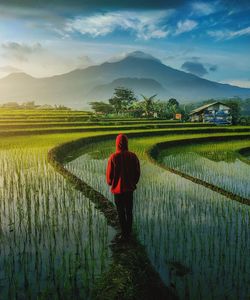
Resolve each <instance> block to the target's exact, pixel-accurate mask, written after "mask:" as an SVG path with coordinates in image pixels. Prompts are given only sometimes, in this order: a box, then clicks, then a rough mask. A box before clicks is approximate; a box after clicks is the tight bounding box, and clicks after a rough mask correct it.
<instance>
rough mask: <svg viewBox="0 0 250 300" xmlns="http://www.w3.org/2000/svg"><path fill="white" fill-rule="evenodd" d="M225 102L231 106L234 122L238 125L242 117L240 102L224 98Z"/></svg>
mask: <svg viewBox="0 0 250 300" xmlns="http://www.w3.org/2000/svg"><path fill="white" fill-rule="evenodd" d="M223 103H224V104H225V105H227V106H229V107H230V108H231V116H232V124H233V125H236V124H237V123H238V121H239V118H240V102H239V101H238V100H234V99H229V100H223Z"/></svg>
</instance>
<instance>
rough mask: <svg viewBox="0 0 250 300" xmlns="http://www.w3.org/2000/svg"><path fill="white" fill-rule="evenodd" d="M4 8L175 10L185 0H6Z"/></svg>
mask: <svg viewBox="0 0 250 300" xmlns="http://www.w3.org/2000/svg"><path fill="white" fill-rule="evenodd" d="M3 2H4V6H6V7H23V8H39V9H40V8H44V7H48V8H55V7H56V8H61V9H70V10H71V9H72V8H75V9H81V8H82V9H85V10H86V9H93V8H94V9H99V8H100V7H102V8H109V9H128V8H141V9H157V8H176V7H178V6H180V5H182V4H184V3H185V2H186V0H185V1H184V0H150V1H144V0H126V1H117V0H106V1H103V0H84V1H83V0H71V1H68V0H54V1H51V0H43V1H34V0H24V1H20V0H10V1H8V0H6V1H3Z"/></svg>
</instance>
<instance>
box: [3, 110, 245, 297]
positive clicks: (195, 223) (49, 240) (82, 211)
mask: <svg viewBox="0 0 250 300" xmlns="http://www.w3.org/2000/svg"><path fill="white" fill-rule="evenodd" d="M121 131H122V132H124V133H126V134H127V135H128V136H129V141H130V149H131V150H132V151H135V152H136V153H137V154H138V155H139V157H140V159H141V165H142V179H141V181H140V183H139V185H138V189H137V191H136V193H135V208H134V209H135V217H134V232H135V235H134V240H133V241H132V242H131V243H130V244H128V245H120V244H119V243H118V242H117V241H116V234H117V229H118V220H117V217H116V211H115V209H114V205H113V199H112V196H111V194H110V192H109V190H108V187H107V186H106V184H105V177H104V172H105V167H106V163H107V157H108V156H109V154H110V153H111V152H112V151H114V138H115V136H116V135H117V133H119V132H121ZM0 135H1V140H0V151H1V156H0V233H1V235H0V237H1V248H0V252H1V255H0V299H29V298H30V299H34V298H38V299H69V298H71V299H72V298H74V299H95V298H97V299H117V298H118V299H156V297H157V299H176V298H179V299H247V297H249V296H250V289H249V269H250V262H249V259H248V256H249V250H250V237H249V232H248V230H249V222H250V208H249V204H250V200H249V194H248V185H247V177H246V176H248V174H249V164H248V160H247V158H246V157H247V156H246V157H243V156H242V155H241V154H240V153H241V152H240V149H242V148H244V149H248V148H250V127H247V126H231V127H215V126H207V125H204V124H190V123H174V122H169V121H165V120H142V119H141V120H139V119H136V120H134V119H126V120H124V119H103V118H102V119H100V120H96V119H95V118H93V117H92V116H91V115H90V114H88V113H82V112H69V111H67V112H64V111H49V112H45V111H41V112H40V111H39V112H34V111H25V112H23V111H14V112H13V111H1V112H0ZM244 151H246V150H244ZM223 160H224V162H223ZM225 160H226V162H225ZM205 162H206V163H205ZM229 163H232V164H233V165H230V166H228V164H229ZM218 164H219V166H218ZM225 164H226V165H225ZM222 165H223V166H222ZM217 166H218V167H217ZM229 167H230V169H229V170H230V171H229V173H227V170H228V168H229ZM235 167H236V168H235ZM228 175H230V176H228ZM244 180H245V181H244ZM232 182H233V183H234V187H233V185H232Z"/></svg>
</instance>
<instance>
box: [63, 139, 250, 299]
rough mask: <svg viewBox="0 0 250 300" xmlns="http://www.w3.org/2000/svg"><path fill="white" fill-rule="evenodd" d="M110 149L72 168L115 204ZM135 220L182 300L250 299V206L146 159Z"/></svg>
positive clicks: (83, 158)
mask: <svg viewBox="0 0 250 300" xmlns="http://www.w3.org/2000/svg"><path fill="white" fill-rule="evenodd" d="M138 140H140V141H141V142H142V140H143V139H138ZM131 144H132V145H135V144H136V142H135V141H134V143H133V142H132V143H131ZM105 145H106V148H105ZM110 145H111V144H110V142H106V144H105V143H102V144H101V145H100V147H101V148H103V149H104V150H103V152H102V156H100V157H101V159H96V158H97V157H98V155H96V153H91V152H89V153H87V154H86V153H85V154H83V155H82V156H80V157H79V158H77V159H76V160H74V161H72V162H70V163H68V164H67V168H69V170H71V171H72V172H73V173H74V174H76V175H77V176H78V177H81V178H83V179H84V181H85V182H87V183H88V184H90V185H91V186H93V187H94V188H95V189H97V190H99V191H101V192H102V193H103V195H105V196H106V197H107V198H109V199H110V201H113V197H112V195H111V194H110V192H109V188H108V187H107V185H106V183H105V176H104V174H105V168H106V163H107V156H108V153H110V152H111V151H112V150H111V149H112V148H109V149H110V150H109V151H108V147H110ZM95 147H96V145H95ZM133 147H134V148H133V150H137V148H136V147H135V146H133ZM138 152H142V148H139V149H138V151H137V153H138ZM134 222H135V223H134V229H135V230H136V232H137V233H138V236H139V238H140V240H141V242H142V243H143V244H144V245H145V246H146V249H147V252H148V255H149V257H150V259H151V261H152V263H153V265H154V266H155V268H156V269H157V271H158V272H159V273H160V275H161V277H162V279H163V280H164V282H165V283H166V284H167V285H168V286H170V285H171V286H172V287H174V288H175V289H176V291H177V292H178V295H179V297H180V299H187V298H188V297H189V299H225V298H228V299H246V298H247V296H248V295H249V294H250V289H249V284H248V280H249V274H248V269H249V267H250V265H249V264H250V261H249V260H248V259H247V257H248V253H249V249H250V238H249V235H248V228H249V222H250V208H249V206H245V205H240V204H238V203H236V202H234V201H232V200H229V199H227V198H226V197H224V196H222V195H220V194H218V193H216V192H213V191H211V190H209V189H207V188H205V187H202V186H199V185H196V184H194V183H192V182H189V181H188V180H185V179H184V178H180V177H179V176H177V175H175V174H172V173H170V172H168V171H165V170H163V169H161V168H159V167H157V166H155V165H152V164H150V163H148V162H147V161H145V160H143V161H142V179H141V181H140V183H139V185H138V189H137V191H136V193H135V217H134Z"/></svg>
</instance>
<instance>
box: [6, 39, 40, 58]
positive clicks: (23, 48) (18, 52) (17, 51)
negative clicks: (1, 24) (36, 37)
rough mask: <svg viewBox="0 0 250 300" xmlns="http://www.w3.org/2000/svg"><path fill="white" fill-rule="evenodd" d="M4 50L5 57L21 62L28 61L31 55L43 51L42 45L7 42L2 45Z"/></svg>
mask: <svg viewBox="0 0 250 300" xmlns="http://www.w3.org/2000/svg"><path fill="white" fill-rule="evenodd" d="M2 48H3V49H4V50H5V53H4V56H5V57H13V58H15V59H17V60H20V61H26V60H28V57H29V55H31V54H34V53H40V52H41V51H43V47H42V45H41V44H40V43H35V44H32V45H29V44H26V43H17V42H7V43H3V44H2Z"/></svg>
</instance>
